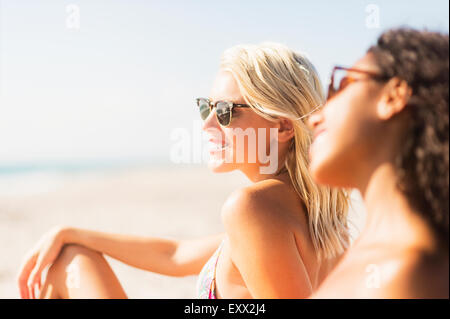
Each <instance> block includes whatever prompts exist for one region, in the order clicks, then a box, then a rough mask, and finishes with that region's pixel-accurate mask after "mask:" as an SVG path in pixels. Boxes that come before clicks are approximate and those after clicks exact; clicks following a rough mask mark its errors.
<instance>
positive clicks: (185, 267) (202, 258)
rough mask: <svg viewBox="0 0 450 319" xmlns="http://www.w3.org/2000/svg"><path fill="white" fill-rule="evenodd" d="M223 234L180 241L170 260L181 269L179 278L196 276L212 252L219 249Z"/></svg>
mask: <svg viewBox="0 0 450 319" xmlns="http://www.w3.org/2000/svg"><path fill="white" fill-rule="evenodd" d="M224 238H225V234H224V233H222V234H219V235H213V236H208V237H203V238H199V239H191V240H182V241H180V242H179V243H178V247H177V249H176V251H175V253H174V255H173V256H172V260H173V261H174V262H175V264H177V265H178V267H177V268H179V269H181V271H180V272H179V275H180V276H188V275H198V274H199V273H200V271H201V270H202V268H203V266H204V265H205V264H206V262H207V261H208V259H209V258H210V257H211V256H212V255H213V253H214V251H215V250H216V249H217V247H219V244H220V242H221V241H222V240H223V239H224Z"/></svg>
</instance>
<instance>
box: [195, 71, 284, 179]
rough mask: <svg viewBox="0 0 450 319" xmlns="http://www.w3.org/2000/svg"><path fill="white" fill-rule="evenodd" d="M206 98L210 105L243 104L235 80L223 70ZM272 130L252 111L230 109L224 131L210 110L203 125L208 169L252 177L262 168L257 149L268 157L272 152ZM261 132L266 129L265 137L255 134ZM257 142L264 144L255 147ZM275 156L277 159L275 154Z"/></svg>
mask: <svg viewBox="0 0 450 319" xmlns="http://www.w3.org/2000/svg"><path fill="white" fill-rule="evenodd" d="M209 98H210V100H211V101H212V103H215V102H217V101H229V102H233V103H239V104H245V101H244V98H243V97H242V95H241V93H240V90H239V87H238V84H237V82H236V80H235V78H234V76H233V75H232V74H231V73H230V72H228V71H223V70H220V71H219V73H218V75H217V77H216V79H215V81H214V84H213V87H212V90H211V94H210V96H209ZM275 127H276V123H275V122H272V121H269V120H266V119H265V118H263V117H261V116H259V115H258V114H257V113H255V112H254V111H253V110H252V109H251V108H240V107H235V108H234V109H233V113H232V119H231V123H230V125H229V126H226V127H224V126H221V125H220V124H219V123H218V122H217V118H216V111H215V108H213V111H212V112H211V113H210V114H209V116H208V118H207V119H206V120H205V122H204V124H203V130H204V131H205V132H206V133H207V134H208V137H209V155H210V157H209V167H210V168H211V169H212V170H213V171H214V172H229V171H232V170H235V169H239V170H242V171H243V172H244V173H248V174H253V173H254V171H255V169H256V168H258V167H259V166H261V163H260V161H259V160H258V158H259V157H258V154H259V152H258V147H263V148H264V150H265V151H266V152H267V153H265V154H269V152H270V151H271V150H270V130H269V129H270V128H275ZM261 128H262V129H265V134H263V131H259V130H258V129H261ZM258 140H261V141H262V142H264V143H261V144H260V145H258ZM272 153H273V152H272ZM252 154H256V160H253V157H252ZM274 155H276V158H277V159H278V154H274ZM266 164H267V163H266ZM272 164H273V163H272Z"/></svg>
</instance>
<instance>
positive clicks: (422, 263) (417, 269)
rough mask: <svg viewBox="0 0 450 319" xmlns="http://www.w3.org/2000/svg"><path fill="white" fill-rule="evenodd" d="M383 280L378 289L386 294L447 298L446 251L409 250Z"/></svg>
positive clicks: (402, 296) (396, 296) (405, 296)
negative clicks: (440, 252)
mask: <svg viewBox="0 0 450 319" xmlns="http://www.w3.org/2000/svg"><path fill="white" fill-rule="evenodd" d="M398 264H399V265H398V267H397V268H396V269H395V272H394V273H393V276H392V277H391V278H388V280H386V282H385V285H384V287H383V291H382V293H383V294H384V295H386V296H388V298H421V299H423V298H446V299H447V298H448V297H449V267H448V253H446V254H445V253H444V254H438V253H430V252H426V251H413V252H409V254H408V256H407V257H406V258H404V259H403V260H402V261H401V262H399V263H398Z"/></svg>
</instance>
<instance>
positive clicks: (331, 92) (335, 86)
mask: <svg viewBox="0 0 450 319" xmlns="http://www.w3.org/2000/svg"><path fill="white" fill-rule="evenodd" d="M347 72H357V73H363V74H366V75H368V76H369V77H368V78H361V79H355V78H353V77H350V76H348V75H347ZM340 76H342V77H340ZM336 78H338V79H337V80H336ZM368 79H372V80H375V81H386V80H387V79H388V77H387V76H384V75H381V74H378V73H375V72H372V71H366V70H360V69H353V68H345V67H342V66H335V67H334V68H333V72H331V79H330V85H329V86H328V96H327V100H329V99H331V98H332V97H333V96H335V95H336V94H338V93H339V92H340V91H342V90H343V89H345V88H346V87H347V86H348V85H349V84H352V83H354V82H358V81H363V80H368Z"/></svg>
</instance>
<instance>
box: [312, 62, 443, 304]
mask: <svg viewBox="0 0 450 319" xmlns="http://www.w3.org/2000/svg"><path fill="white" fill-rule="evenodd" d="M353 68H357V69H362V70H368V71H375V72H376V71H378V69H377V66H376V64H375V62H374V59H373V56H372V55H371V54H367V55H365V56H364V57H363V58H362V59H360V60H359V61H358V62H356V64H355V65H354V66H353ZM348 75H349V76H351V77H354V78H357V79H362V81H358V82H354V83H352V84H350V85H348V86H347V87H346V88H345V89H344V90H342V91H341V92H339V93H338V94H337V95H335V96H334V97H333V98H332V99H330V100H329V101H328V102H327V104H326V105H325V106H324V108H323V109H322V110H321V111H320V112H317V113H315V114H314V115H312V116H311V118H310V120H309V122H310V125H311V127H312V128H313V129H314V136H315V138H314V142H313V144H312V146H311V149H310V157H311V165H310V170H311V172H312V174H313V176H314V178H315V179H316V180H317V181H318V182H320V183H323V184H328V185H332V186H341V187H348V188H357V189H358V190H359V191H360V192H361V194H362V196H363V198H364V201H365V205H366V209H367V221H366V225H365V227H364V229H363V230H362V232H361V235H360V237H359V238H358V239H357V240H356V242H355V243H354V244H353V246H352V247H351V248H350V249H349V250H348V251H347V253H346V255H345V256H344V257H343V258H342V260H341V262H340V263H339V264H338V265H337V266H336V268H335V269H334V270H333V271H332V272H331V274H330V275H329V276H328V277H327V278H326V279H325V281H324V282H323V284H322V285H321V286H320V288H319V289H318V290H317V291H316V292H315V294H314V295H313V297H316V298H423V297H424V298H432V297H441V298H442V297H443V298H448V273H449V269H448V251H444V250H443V249H442V248H439V246H438V243H437V240H436V239H435V237H434V236H433V232H432V229H430V227H429V226H428V225H427V224H426V223H425V221H424V220H423V219H422V218H421V217H419V215H418V214H417V213H416V212H415V211H414V210H413V209H412V208H411V206H410V205H409V203H408V201H407V199H406V197H405V196H404V195H403V194H402V193H401V192H400V191H399V190H398V189H397V187H396V181H397V177H396V172H395V169H394V167H395V166H394V160H395V155H396V154H397V152H398V149H399V145H401V143H402V141H403V140H404V139H403V137H404V134H405V133H404V132H405V127H406V125H407V123H408V118H407V113H406V112H402V111H403V110H404V108H405V105H406V102H407V100H408V98H409V96H410V93H411V91H410V89H409V87H408V86H407V85H406V83H405V82H403V81H400V80H398V79H391V80H390V81H388V82H378V81H375V80H371V79H369V78H368V77H367V75H365V74H361V73H355V72H353V73H349V74H348Z"/></svg>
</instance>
